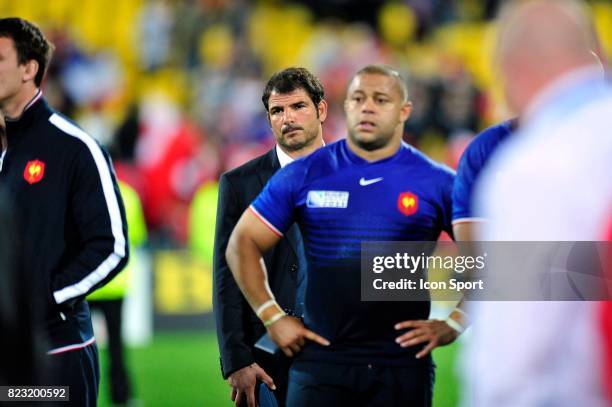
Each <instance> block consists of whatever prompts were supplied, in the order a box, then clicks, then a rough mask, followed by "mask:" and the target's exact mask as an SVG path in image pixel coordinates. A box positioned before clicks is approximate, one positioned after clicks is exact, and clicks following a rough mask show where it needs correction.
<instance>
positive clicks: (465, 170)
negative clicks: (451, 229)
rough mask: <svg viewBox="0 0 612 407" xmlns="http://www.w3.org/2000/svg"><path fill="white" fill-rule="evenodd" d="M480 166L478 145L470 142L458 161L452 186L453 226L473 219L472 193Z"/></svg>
mask: <svg viewBox="0 0 612 407" xmlns="http://www.w3.org/2000/svg"><path fill="white" fill-rule="evenodd" d="M481 166H482V160H481V157H480V154H479V146H478V143H477V142H476V143H475V142H472V143H471V144H470V145H469V146H468V147H467V149H466V150H465V152H464V153H463V155H462V156H461V160H459V166H458V168H457V176H456V177H455V182H454V184H453V193H452V200H453V224H456V223H461V222H462V221H467V220H470V219H473V218H474V213H473V209H472V192H473V190H474V183H475V181H476V176H477V175H478V173H479V171H480V169H481Z"/></svg>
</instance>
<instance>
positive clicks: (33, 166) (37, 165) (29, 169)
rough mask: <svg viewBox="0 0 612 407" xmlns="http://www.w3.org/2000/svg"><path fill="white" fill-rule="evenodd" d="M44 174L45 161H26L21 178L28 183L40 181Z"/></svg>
mask: <svg viewBox="0 0 612 407" xmlns="http://www.w3.org/2000/svg"><path fill="white" fill-rule="evenodd" d="M44 175H45V163H44V162H42V161H39V160H33V161H28V163H27V164H26V167H25V170H23V178H24V179H25V180H26V182H27V183H28V184H30V185H32V184H36V183H37V182H40V180H42V179H43V176H44Z"/></svg>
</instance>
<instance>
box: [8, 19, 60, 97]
mask: <svg viewBox="0 0 612 407" xmlns="http://www.w3.org/2000/svg"><path fill="white" fill-rule="evenodd" d="M0 37H5V38H10V39H12V40H13V43H14V44H15V50H16V51H17V62H18V63H19V65H24V64H26V63H27V62H28V61H31V60H35V61H36V62H38V72H37V73H36V76H35V77H34V83H35V84H36V86H40V84H41V83H42V80H43V77H44V76H45V71H46V70H47V67H48V66H49V61H50V60H51V55H52V54H53V48H54V47H53V44H51V42H49V40H47V38H45V36H44V35H43V33H42V31H40V28H38V26H36V25H35V24H33V23H31V22H29V21H27V20H24V19H23V18H18V17H9V18H0Z"/></svg>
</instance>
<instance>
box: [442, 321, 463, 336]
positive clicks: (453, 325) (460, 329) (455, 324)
mask: <svg viewBox="0 0 612 407" xmlns="http://www.w3.org/2000/svg"><path fill="white" fill-rule="evenodd" d="M446 325H448V326H450V327H451V328H453V329H454V330H455V331H457V332H459V333H460V334H462V333H463V331H465V328H464V327H463V326H461V324H460V323H459V322H457V321H455V320H454V319H452V318H450V317H449V318H447V319H446Z"/></svg>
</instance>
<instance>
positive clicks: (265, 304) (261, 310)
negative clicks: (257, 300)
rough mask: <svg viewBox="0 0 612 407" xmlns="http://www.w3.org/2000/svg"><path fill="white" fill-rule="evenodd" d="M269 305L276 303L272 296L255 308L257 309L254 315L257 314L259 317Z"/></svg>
mask: <svg viewBox="0 0 612 407" xmlns="http://www.w3.org/2000/svg"><path fill="white" fill-rule="evenodd" d="M271 305H278V304H277V303H276V300H275V299H274V298H272V299H271V300H268V301H266V302H264V303H263V304H261V305H260V306H259V308H257V310H256V311H255V315H257V317H258V318H260V319H261V314H262V313H263V312H264V311H265V309H266V308H268V307H269V306H271ZM279 308H280V307H279Z"/></svg>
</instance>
